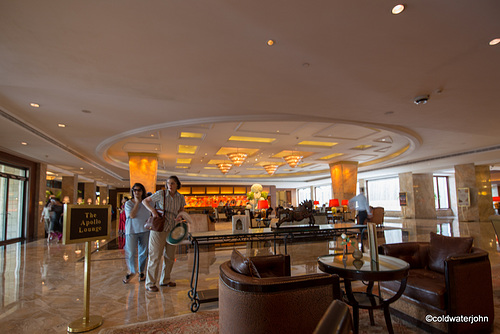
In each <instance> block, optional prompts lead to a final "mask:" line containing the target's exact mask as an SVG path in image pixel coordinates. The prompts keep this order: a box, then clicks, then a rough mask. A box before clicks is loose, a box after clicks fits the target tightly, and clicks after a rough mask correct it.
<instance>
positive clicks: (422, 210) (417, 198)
mask: <svg viewBox="0 0 500 334" xmlns="http://www.w3.org/2000/svg"><path fill="white" fill-rule="evenodd" d="M399 191H400V192H403V193H406V206H402V207H401V213H402V215H403V217H404V218H419V219H433V218H436V217H437V215H436V205H435V201H434V181H433V175H432V174H430V173H429V174H413V173H411V172H408V173H401V174H399Z"/></svg>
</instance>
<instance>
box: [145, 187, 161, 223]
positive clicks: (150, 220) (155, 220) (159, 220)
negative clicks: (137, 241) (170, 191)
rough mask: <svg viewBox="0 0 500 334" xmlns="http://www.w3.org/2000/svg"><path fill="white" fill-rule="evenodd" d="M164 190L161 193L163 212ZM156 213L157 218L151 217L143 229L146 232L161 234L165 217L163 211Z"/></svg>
mask: <svg viewBox="0 0 500 334" xmlns="http://www.w3.org/2000/svg"><path fill="white" fill-rule="evenodd" d="M165 192H166V191H165V190H164V191H163V210H165V196H166V194H165ZM156 211H157V212H158V216H157V217H154V216H153V215H151V216H150V217H149V218H148V220H146V224H144V228H145V229H147V230H151V231H155V232H163V229H164V227H165V215H164V213H163V211H161V210H156Z"/></svg>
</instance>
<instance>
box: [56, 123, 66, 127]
mask: <svg viewBox="0 0 500 334" xmlns="http://www.w3.org/2000/svg"><path fill="white" fill-rule="evenodd" d="M57 126H58V127H60V128H65V127H66V124H62V123H59V124H57Z"/></svg>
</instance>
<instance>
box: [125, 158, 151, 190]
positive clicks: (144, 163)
mask: <svg viewBox="0 0 500 334" xmlns="http://www.w3.org/2000/svg"><path fill="white" fill-rule="evenodd" d="M128 166H129V172H130V188H132V186H133V185H134V183H142V184H143V185H144V187H145V188H146V192H148V191H150V192H152V193H154V192H155V191H156V173H157V171H158V157H157V155H156V154H154V153H129V154H128Z"/></svg>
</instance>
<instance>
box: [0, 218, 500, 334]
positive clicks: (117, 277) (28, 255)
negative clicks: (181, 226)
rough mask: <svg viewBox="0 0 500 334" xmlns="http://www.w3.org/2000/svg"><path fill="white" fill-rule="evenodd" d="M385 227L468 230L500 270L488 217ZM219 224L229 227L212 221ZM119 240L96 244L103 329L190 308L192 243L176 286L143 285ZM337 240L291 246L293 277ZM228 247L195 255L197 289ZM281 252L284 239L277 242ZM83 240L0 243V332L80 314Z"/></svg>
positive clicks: (268, 249) (415, 237)
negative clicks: (130, 274)
mask: <svg viewBox="0 0 500 334" xmlns="http://www.w3.org/2000/svg"><path fill="white" fill-rule="evenodd" d="M385 225H387V226H393V227H400V228H401V229H400V230H394V231H386V233H385V238H386V242H388V243H395V242H401V241H428V240H429V232H431V231H434V232H438V233H442V234H443V235H452V236H472V237H474V240H475V241H474V245H475V246H476V247H479V248H482V249H484V250H486V251H488V252H489V254H490V261H491V265H492V267H493V269H497V270H495V272H497V273H498V272H500V270H498V269H499V267H500V248H499V247H498V246H497V242H496V237H495V233H494V230H493V227H492V225H491V223H489V222H481V223H479V222H470V223H458V221H456V220H454V219H438V220H402V219H396V218H386V219H385ZM216 229H218V230H222V229H230V224H229V223H217V224H216ZM118 246H119V243H117V242H115V241H113V242H108V241H106V240H104V241H101V242H93V243H92V244H91V247H92V256H91V259H92V264H91V285H90V286H91V294H90V315H99V316H102V317H103V318H104V322H103V325H102V326H100V327H99V328H97V329H95V330H92V331H90V332H88V333H97V332H99V331H100V330H101V329H102V328H107V327H111V326H114V325H121V324H129V323H136V322H141V321H146V320H153V319H160V318H164V317H171V316H175V315H180V314H185V313H190V300H189V298H188V296H187V293H188V290H189V289H190V278H191V270H192V263H193V254H192V249H191V250H189V251H187V252H183V251H181V252H180V253H179V254H178V255H177V259H176V263H175V265H174V269H173V273H172V277H173V279H175V281H176V282H177V287H175V288H170V287H161V288H160V292H157V293H152V292H148V291H145V289H144V284H142V283H139V282H138V279H137V276H136V277H134V278H133V279H132V280H131V282H130V283H128V284H123V283H122V279H123V277H124V275H125V274H126V264H125V260H124V251H123V249H120V248H119V247H118ZM236 247H237V248H238V249H239V250H240V251H241V252H242V253H244V254H246V255H247V256H255V255H262V254H271V253H272V252H273V246H272V244H271V243H269V242H268V243H266V242H259V243H257V242H256V243H252V244H250V243H244V244H240V245H237V246H236ZM336 247H337V242H332V241H317V242H305V243H293V244H289V245H288V253H289V254H291V259H292V275H300V274H304V273H314V272H318V269H317V257H318V256H320V255H325V254H329V253H332V252H333V251H334V250H335V248H336ZM232 248H233V246H227V247H223V248H216V249H215V250H214V249H204V250H202V252H201V255H200V276H199V278H200V281H199V288H200V289H209V288H216V287H217V285H218V275H219V265H220V264H221V263H223V262H224V261H227V260H229V259H230V254H231V251H232ZM278 253H284V245H283V244H280V245H278ZM84 254H85V247H84V244H76V245H62V244H60V243H54V242H52V243H47V241H46V240H38V241H36V242H31V243H27V244H21V243H18V244H13V245H8V246H3V247H0V328H1V329H2V330H1V332H2V333H64V332H66V330H67V326H68V324H70V323H71V322H73V321H75V320H77V319H79V318H82V317H83V315H84V284H83V283H84V260H83V259H84ZM493 284H494V286H493V288H494V293H495V295H497V296H500V277H496V276H495V274H494V275H493ZM217 308H218V305H217V302H214V303H207V304H202V305H201V307H200V310H212V309H217ZM495 311H496V312H495V314H496V321H495V325H496V326H495V328H496V329H497V330H498V331H499V332H500V326H499V323H500V305H495Z"/></svg>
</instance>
